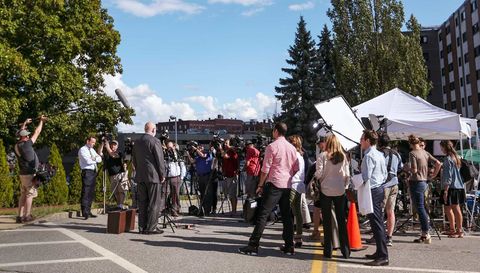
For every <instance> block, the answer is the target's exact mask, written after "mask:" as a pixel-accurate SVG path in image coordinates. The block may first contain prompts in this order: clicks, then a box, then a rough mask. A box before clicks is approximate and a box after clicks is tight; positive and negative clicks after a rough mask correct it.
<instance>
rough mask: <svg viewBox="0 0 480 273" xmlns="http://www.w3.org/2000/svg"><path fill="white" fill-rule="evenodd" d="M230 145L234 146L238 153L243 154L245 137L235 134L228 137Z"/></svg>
mask: <svg viewBox="0 0 480 273" xmlns="http://www.w3.org/2000/svg"><path fill="white" fill-rule="evenodd" d="M230 146H231V147H234V148H235V150H236V151H237V153H238V154H243V153H244V152H245V139H244V138H243V137H241V136H237V135H236V136H235V137H233V138H231V139H230Z"/></svg>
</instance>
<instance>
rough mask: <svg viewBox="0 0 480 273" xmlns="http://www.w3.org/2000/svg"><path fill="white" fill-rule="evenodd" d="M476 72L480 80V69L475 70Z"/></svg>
mask: <svg viewBox="0 0 480 273" xmlns="http://www.w3.org/2000/svg"><path fill="white" fill-rule="evenodd" d="M475 74H476V76H477V81H478V80H480V70H477V71H475Z"/></svg>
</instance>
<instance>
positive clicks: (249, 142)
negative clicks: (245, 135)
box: [245, 140, 253, 145]
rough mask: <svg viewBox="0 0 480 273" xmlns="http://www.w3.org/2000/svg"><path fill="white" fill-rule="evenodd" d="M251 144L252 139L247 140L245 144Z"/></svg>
mask: <svg viewBox="0 0 480 273" xmlns="http://www.w3.org/2000/svg"><path fill="white" fill-rule="evenodd" d="M250 144H253V142H252V141H251V140H247V141H245V145H250Z"/></svg>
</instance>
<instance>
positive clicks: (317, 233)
mask: <svg viewBox="0 0 480 273" xmlns="http://www.w3.org/2000/svg"><path fill="white" fill-rule="evenodd" d="M310 239H312V240H315V241H318V240H321V239H322V238H321V236H320V230H314V231H313V232H312V235H311V236H310Z"/></svg>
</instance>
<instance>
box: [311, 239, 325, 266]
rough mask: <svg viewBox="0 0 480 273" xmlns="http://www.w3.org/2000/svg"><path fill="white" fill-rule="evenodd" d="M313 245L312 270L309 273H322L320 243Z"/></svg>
mask: <svg viewBox="0 0 480 273" xmlns="http://www.w3.org/2000/svg"><path fill="white" fill-rule="evenodd" d="M314 245H315V251H314V252H313V254H314V255H313V261H312V270H311V271H310V273H322V271H323V261H322V258H323V257H322V250H321V249H320V246H321V243H319V242H317V243H315V244H314Z"/></svg>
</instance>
